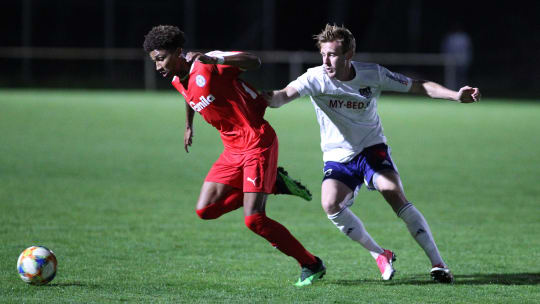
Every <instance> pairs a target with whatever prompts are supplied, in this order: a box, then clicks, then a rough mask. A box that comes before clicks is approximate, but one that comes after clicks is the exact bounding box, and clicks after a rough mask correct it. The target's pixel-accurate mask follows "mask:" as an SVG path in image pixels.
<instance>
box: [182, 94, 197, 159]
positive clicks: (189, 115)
mask: <svg viewBox="0 0 540 304" xmlns="http://www.w3.org/2000/svg"><path fill="white" fill-rule="evenodd" d="M194 114H195V111H194V110H193V109H192V108H191V107H190V106H189V105H188V104H187V103H186V129H185V130H184V149H185V150H186V152H187V153H189V150H188V146H191V144H192V143H193V116H194Z"/></svg>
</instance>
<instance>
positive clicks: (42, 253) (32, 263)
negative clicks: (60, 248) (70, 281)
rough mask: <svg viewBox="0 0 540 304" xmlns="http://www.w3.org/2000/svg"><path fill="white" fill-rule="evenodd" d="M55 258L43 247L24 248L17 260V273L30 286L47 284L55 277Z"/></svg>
mask: <svg viewBox="0 0 540 304" xmlns="http://www.w3.org/2000/svg"><path fill="white" fill-rule="evenodd" d="M56 266H57V261H56V256H55V255H54V253H53V252H52V251H51V250H49V249H47V248H45V247H43V246H32V247H28V248H26V249H25V250H24V251H23V252H22V253H21V255H20V256H19V259H18V260H17V271H18V272H19V276H20V277H21V279H22V280H23V281H25V282H26V283H28V284H32V285H43V284H47V283H49V282H50V281H52V279H54V276H55V275H56Z"/></svg>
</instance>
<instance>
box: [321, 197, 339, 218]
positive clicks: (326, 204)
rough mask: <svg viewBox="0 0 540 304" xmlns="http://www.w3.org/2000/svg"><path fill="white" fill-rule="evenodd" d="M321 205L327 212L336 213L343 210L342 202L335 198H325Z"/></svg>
mask: <svg viewBox="0 0 540 304" xmlns="http://www.w3.org/2000/svg"><path fill="white" fill-rule="evenodd" d="M321 206H322V208H323V210H324V212H326V214H328V215H330V214H336V213H338V212H339V211H340V210H341V205H340V202H338V201H336V200H334V199H323V200H322V201H321Z"/></svg>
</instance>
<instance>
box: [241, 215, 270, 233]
mask: <svg viewBox="0 0 540 304" xmlns="http://www.w3.org/2000/svg"><path fill="white" fill-rule="evenodd" d="M264 217H265V216H264V215H261V214H259V213H256V214H253V215H248V216H245V217H244V223H245V224H246V227H248V229H249V230H251V231H253V232H255V233H257V234H260V233H261V232H262V231H263V230H264Z"/></svg>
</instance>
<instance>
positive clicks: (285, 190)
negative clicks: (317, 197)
mask: <svg viewBox="0 0 540 304" xmlns="http://www.w3.org/2000/svg"><path fill="white" fill-rule="evenodd" d="M275 194H290V195H296V196H299V197H301V198H303V199H305V200H306V201H311V198H312V196H311V192H310V191H309V190H308V188H306V186H304V185H302V184H301V183H300V182H299V181H296V180H294V179H292V178H291V177H290V176H289V173H287V171H285V169H283V167H278V168H277V176H276V192H275Z"/></svg>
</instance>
